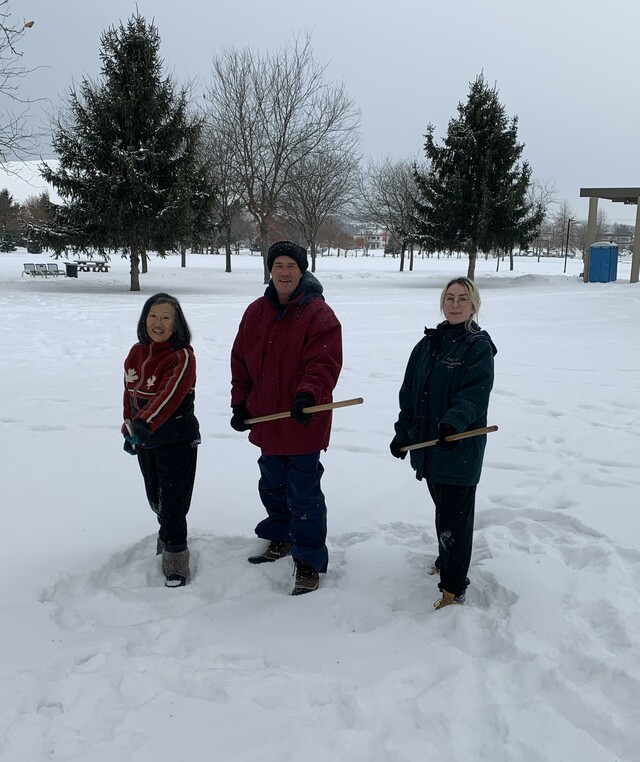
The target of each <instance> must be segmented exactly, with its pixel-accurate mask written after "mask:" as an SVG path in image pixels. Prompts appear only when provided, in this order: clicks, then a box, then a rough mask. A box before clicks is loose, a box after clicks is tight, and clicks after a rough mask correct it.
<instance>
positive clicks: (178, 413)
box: [122, 294, 200, 587]
mask: <svg viewBox="0 0 640 762" xmlns="http://www.w3.org/2000/svg"><path fill="white" fill-rule="evenodd" d="M195 384H196V360H195V356H194V353H193V349H192V348H191V331H190V330H189V326H188V324H187V321H186V319H185V317H184V313H183V312H182V308H181V307H180V303H179V302H178V300H177V299H175V298H174V297H172V296H170V295H169V294H155V296H152V297H151V298H150V299H148V300H147V302H146V303H145V305H144V307H143V308H142V314H141V315H140V320H139V321H138V343H137V344H134V345H133V347H132V348H131V351H130V352H129V354H128V356H127V359H126V360H125V363H124V387H125V388H124V424H123V426H122V433H123V435H124V438H125V444H124V449H125V450H126V451H127V452H129V453H131V454H132V455H137V457H138V463H139V465H140V470H141V471H142V476H143V478H144V486H145V490H146V493H147V499H148V500H149V504H150V506H151V509H152V510H153V511H154V513H156V514H157V516H158V523H159V524H160V531H159V532H158V544H157V553H158V554H160V553H161V554H162V571H163V572H164V575H165V578H166V582H165V584H166V586H167V587H182V586H183V585H184V584H185V583H186V581H187V578H188V576H189V549H188V548H187V513H188V511H189V506H190V504H191V494H192V492H193V483H194V480H195V475H196V460H197V445H198V444H200V430H199V426H198V420H197V418H196V416H195V414H194V399H195Z"/></svg>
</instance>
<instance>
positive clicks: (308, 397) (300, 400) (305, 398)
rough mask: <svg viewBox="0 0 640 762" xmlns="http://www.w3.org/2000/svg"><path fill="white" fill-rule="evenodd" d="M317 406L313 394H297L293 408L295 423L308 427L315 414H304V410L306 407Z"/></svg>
mask: <svg viewBox="0 0 640 762" xmlns="http://www.w3.org/2000/svg"><path fill="white" fill-rule="evenodd" d="M315 404H316V401H315V400H314V398H313V394H309V392H299V393H298V394H296V397H295V399H294V400H293V405H292V406H291V417H292V418H293V420H294V421H297V422H298V423H301V424H302V425H303V426H306V425H307V424H308V423H309V421H310V420H311V419H312V418H313V413H303V412H302V410H303V408H305V407H312V406H313V405H315Z"/></svg>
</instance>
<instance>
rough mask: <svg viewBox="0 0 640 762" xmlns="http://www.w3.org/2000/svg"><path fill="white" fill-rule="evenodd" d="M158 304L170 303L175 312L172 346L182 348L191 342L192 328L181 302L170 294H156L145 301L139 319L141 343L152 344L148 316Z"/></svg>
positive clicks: (139, 339)
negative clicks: (148, 329) (148, 331)
mask: <svg viewBox="0 0 640 762" xmlns="http://www.w3.org/2000/svg"><path fill="white" fill-rule="evenodd" d="M156 304H170V305H171V306H172V307H173V310H174V312H175V325H174V327H173V336H172V337H171V346H172V347H173V348H174V349H182V347H186V346H188V345H189V344H191V330H190V328H189V324H188V323H187V319H186V318H185V316H184V312H183V311H182V307H181V306H180V302H179V301H178V300H177V299H176V298H175V296H171V295H170V294H162V293H161V294H154V295H153V296H150V297H149V298H148V299H147V301H146V302H145V303H144V307H143V308H142V313H141V315H140V320H138V341H139V342H140V343H141V344H150V343H151V338H150V336H149V334H148V333H147V318H148V317H149V312H151V308H152V307H155V306H156Z"/></svg>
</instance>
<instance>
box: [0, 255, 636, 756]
mask: <svg viewBox="0 0 640 762" xmlns="http://www.w3.org/2000/svg"><path fill="white" fill-rule="evenodd" d="M26 261H33V255H27V254H26V252H24V251H17V252H15V253H12V254H2V255H0V304H1V305H2V315H3V330H2V334H1V338H0V341H1V350H0V353H1V356H2V358H3V361H4V371H3V390H2V404H1V409H0V425H1V427H2V452H3V478H2V481H1V483H0V495H1V500H2V511H3V513H2V515H3V519H4V521H5V525H4V527H5V528H4V534H3V537H4V540H3V543H2V545H3V548H2V556H3V563H2V570H3V575H4V581H3V585H2V591H1V593H0V595H1V603H2V605H1V610H2V621H3V626H2V643H3V647H2V650H1V652H0V759H1V760H2V762H5V761H6V762H40V760H56V761H62V760H64V761H65V762H72V761H73V762H113V760H114V759H117V760H120V761H121V762H151V761H152V760H153V761H154V762H155V760H158V759H173V758H175V759H186V760H190V762H201V761H202V762H204V761H205V760H206V761H207V762H208V761H209V760H224V762H245V761H249V760H251V761H252V760H258V759H260V760H274V761H276V760H277V762H288V761H291V762H293V761H294V760H304V762H327V760H345V761H347V760H348V761H349V762H356V761H357V762H424V761H425V760H431V759H444V760H451V761H452V762H457V761H458V760H459V761H460V762H463V761H464V762H470V761H472V762H475V761H476V760H490V761H491V762H503V761H504V762H514V760H515V761H518V762H519V761H523V762H524V761H526V762H569V761H571V762H573V761H574V760H580V762H609V761H611V762H614V761H617V762H622V761H625V762H626V761H629V762H630V761H631V760H636V759H638V748H639V747H640V723H638V696H640V662H639V660H638V653H640V597H639V593H638V590H639V589H640V512H639V511H638V490H639V487H640V465H639V464H640V457H639V456H640V438H639V437H640V427H639V425H638V423H639V415H638V389H639V388H640V352H639V351H638V350H639V349H640V342H639V340H638V325H639V323H640V286H639V285H638V284H629V282H628V281H629V267H630V263H629V261H625V260H621V262H620V264H619V267H618V276H619V279H618V281H617V282H616V283H606V284H602V283H594V284H584V283H583V282H582V280H581V279H580V278H579V277H578V274H579V272H580V269H581V263H580V262H579V261H578V260H570V261H569V262H568V272H567V275H563V274H562V269H563V264H564V263H563V261H562V260H561V259H549V260H542V261H541V262H539V263H538V262H537V261H536V259H535V258H518V259H517V260H516V268H517V269H516V270H515V271H514V272H508V270H506V269H505V268H506V263H505V264H503V265H501V270H500V272H498V273H496V272H495V261H489V262H486V263H485V262H484V261H480V262H479V263H478V272H477V282H478V284H479V286H480V289H481V293H482V297H483V309H482V313H481V320H480V322H481V324H482V326H483V327H484V328H486V329H487V330H488V331H489V332H490V333H491V335H492V337H493V340H494V342H495V344H496V346H497V347H498V355H497V357H496V385H495V389H494V392H493V395H492V401H491V408H490V413H489V423H490V424H497V425H498V426H499V431H498V432H496V433H494V434H490V435H489V437H488V444H487V455H486V460H485V467H484V472H483V477H482V481H481V483H480V486H479V489H478V502H477V517H476V532H475V544H474V555H473V561H472V567H471V570H470V574H469V576H470V578H471V582H472V585H471V587H470V588H469V590H468V595H467V604H466V605H465V606H460V607H458V606H456V607H449V608H447V609H444V610H442V611H438V612H436V611H434V610H433V608H432V604H433V602H434V601H435V600H436V599H437V597H438V593H437V585H436V583H437V580H436V578H434V577H429V576H427V574H426V570H427V568H428V567H429V565H430V564H431V562H432V561H433V559H434V557H435V554H436V543H435V533H434V526H433V508H432V504H431V502H430V499H429V496H428V492H427V489H426V486H425V484H424V483H420V482H418V481H416V480H415V479H414V477H413V472H412V471H411V469H410V467H409V465H408V461H406V460H405V461H403V462H400V461H397V460H394V459H393V458H392V457H391V456H390V454H389V451H388V444H389V441H390V440H391V437H392V435H393V423H394V421H395V418H396V415H397V393H398V389H399V385H400V381H401V378H402V375H403V372H404V368H405V364H406V361H407V359H408V356H409V352H410V350H411V348H412V347H413V346H414V345H415V343H416V342H417V341H418V340H419V339H420V337H421V335H422V330H423V327H424V325H425V324H428V325H434V324H435V323H436V322H437V321H438V320H439V314H438V308H437V304H438V295H439V292H440V289H441V288H442V286H443V285H444V283H445V282H446V280H447V279H448V278H449V277H450V276H455V275H459V274H464V273H465V272H466V261H465V260H458V259H443V260H428V259H424V260H422V259H418V260H417V261H416V265H415V270H414V272H412V273H409V272H405V273H399V272H397V269H398V261H397V260H392V259H390V258H383V257H382V256H380V254H379V253H378V255H377V256H374V257H368V258H363V257H358V258H355V257H349V258H347V259H345V258H343V257H340V258H336V257H324V258H321V259H320V260H319V265H318V272H317V275H318V277H319V279H320V280H321V282H322V283H323V285H324V287H325V294H326V297H327V300H328V302H329V303H330V304H331V305H332V307H333V308H334V309H335V311H336V313H337V315H338V316H339V318H340V320H341V322H342V324H343V329H344V350H345V352H344V354H345V363H344V370H343V373H342V376H341V378H340V382H339V385H338V389H337V390H336V395H335V398H336V399H346V398H352V397H357V396H362V397H364V400H365V402H364V404H363V405H360V406H354V407H349V408H343V409H341V410H339V411H336V413H335V415H334V430H333V436H332V441H331V446H330V448H329V450H328V451H327V453H326V454H324V456H323V458H322V461H323V463H324V465H325V468H326V474H325V478H324V481H323V487H324V490H325V493H326V495H327V503H328V508H329V549H330V568H329V572H328V574H327V575H326V577H324V578H323V579H322V581H321V588H320V589H319V591H318V592H316V593H313V594H312V595H307V596H302V597H291V596H290V595H289V593H290V591H291V587H292V564H291V561H290V559H286V560H283V561H279V562H277V563H275V564H271V565H261V566H252V565H250V564H248V563H247V562H246V558H247V556H248V555H250V554H251V553H252V552H253V551H255V550H256V549H257V548H258V547H260V543H259V542H258V541H257V540H256V538H255V537H254V535H253V527H254V526H255V524H256V523H257V522H258V521H259V520H260V519H261V518H262V517H263V511H262V508H261V506H260V504H259V500H258V496H257V479H258V469H257V466H256V460H257V458H258V451H257V449H256V448H254V447H253V446H252V445H250V444H249V443H248V442H247V439H246V435H242V434H237V433H236V432H234V431H233V430H232V429H231V428H230V427H229V423H228V421H229V415H230V410H229V367H228V364H229V363H228V360H229V350H230V347H231V343H232V340H233V337H234V335H235V331H236V329H237V325H238V322H239V320H240V317H241V315H242V312H243V310H244V308H245V307H246V305H247V304H248V303H249V301H250V300H252V299H253V298H255V297H256V296H258V295H259V294H260V293H261V292H262V290H263V286H262V278H261V261H260V259H259V257H258V256H253V257H251V256H249V255H241V256H236V257H234V258H233V273H231V274H226V273H225V272H224V258H223V257H222V256H190V257H189V262H188V268H187V269H186V270H183V269H181V268H180V267H179V259H178V258H177V257H169V258H167V259H166V260H158V259H155V258H154V259H152V261H151V263H150V272H149V273H148V274H147V275H144V276H142V284H143V289H144V290H143V292H142V293H140V294H133V293H130V292H128V290H127V289H128V263H127V261H126V260H122V259H119V258H115V259H114V260H113V267H112V269H111V271H110V272H109V273H104V274H103V273H80V277H79V278H78V279H71V278H68V279H67V278H59V279H47V280H40V279H38V280H36V279H33V278H29V277H26V276H25V277H21V275H20V272H21V270H22V263H23V262H26ZM36 261H47V256H46V254H45V255H39V256H36ZM161 290H162V291H169V292H171V293H173V294H175V295H176V296H177V297H178V298H179V299H180V300H181V302H182V305H183V307H184V310H185V313H186V316H187V319H188V320H189V322H190V324H191V327H192V330H193V334H194V342H193V343H194V348H195V351H196V355H197V360H198V386H197V400H196V410H197V414H198V417H199V419H200V422H201V427H202V434H203V444H202V447H201V449H200V453H199V469H198V475H197V479H196V489H195V493H194V499H193V504H192V509H191V513H190V516H189V519H190V524H189V527H190V546H191V549H192V554H193V572H194V573H193V579H192V581H191V584H189V585H188V586H187V587H185V588H182V589H178V590H167V589H165V588H164V586H163V579H162V577H161V574H160V568H159V561H158V559H157V558H156V557H155V556H154V551H155V531H156V525H155V523H154V522H155V517H154V515H153V514H152V512H151V510H150V509H149V508H148V507H147V504H146V501H145V498H144V491H143V485H142V479H141V477H140V474H139V472H138V468H137V464H136V462H135V460H134V459H133V458H130V457H129V456H127V455H126V454H125V453H124V452H123V451H122V443H121V435H120V425H121V417H122V409H121V396H122V362H123V359H124V357H125V355H126V353H127V351H128V350H129V348H130V346H131V345H132V344H133V343H134V341H135V327H136V322H137V319H138V315H139V313H140V309H141V306H142V303H143V301H144V300H145V299H146V298H147V297H148V296H150V295H151V294H152V293H155V292H157V291H161Z"/></svg>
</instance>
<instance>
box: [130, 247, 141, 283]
mask: <svg viewBox="0 0 640 762" xmlns="http://www.w3.org/2000/svg"><path fill="white" fill-rule="evenodd" d="M129 261H130V262H131V269H130V270H129V272H130V273H131V288H130V289H129V291H140V252H139V251H138V249H137V248H135V247H133V246H132V247H131V254H130V255H129Z"/></svg>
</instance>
